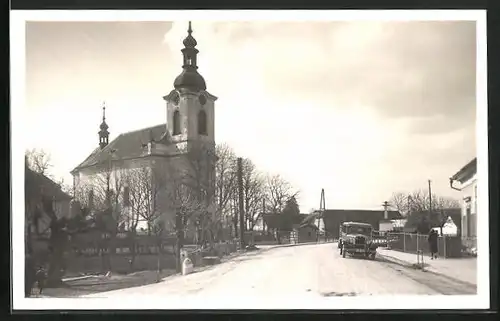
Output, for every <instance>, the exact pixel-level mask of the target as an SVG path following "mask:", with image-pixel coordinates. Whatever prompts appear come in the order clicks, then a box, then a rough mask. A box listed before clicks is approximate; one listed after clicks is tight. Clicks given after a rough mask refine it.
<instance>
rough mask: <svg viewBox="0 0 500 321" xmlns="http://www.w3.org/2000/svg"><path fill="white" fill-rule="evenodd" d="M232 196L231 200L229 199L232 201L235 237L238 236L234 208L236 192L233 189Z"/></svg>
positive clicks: (236, 213)
mask: <svg viewBox="0 0 500 321" xmlns="http://www.w3.org/2000/svg"><path fill="white" fill-rule="evenodd" d="M232 193H233V197H232V200H231V203H232V206H231V207H232V211H233V223H234V237H235V238H238V235H239V233H238V214H239V213H238V210H237V209H236V198H235V197H236V194H235V193H236V192H235V190H233V192H232Z"/></svg>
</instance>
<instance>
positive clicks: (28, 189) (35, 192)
mask: <svg viewBox="0 0 500 321" xmlns="http://www.w3.org/2000/svg"><path fill="white" fill-rule="evenodd" d="M24 181H25V193H26V196H27V197H39V196H40V195H45V196H49V197H54V198H55V200H57V201H62V200H71V198H72V197H71V196H70V195H69V194H67V193H65V192H63V190H62V189H61V186H60V185H59V184H57V183H56V182H54V181H53V180H51V179H50V178H48V177H47V176H45V175H43V174H40V173H37V172H35V171H33V170H31V169H30V168H29V167H28V166H27V165H26V167H25V173H24Z"/></svg>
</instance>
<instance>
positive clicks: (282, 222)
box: [262, 213, 309, 232]
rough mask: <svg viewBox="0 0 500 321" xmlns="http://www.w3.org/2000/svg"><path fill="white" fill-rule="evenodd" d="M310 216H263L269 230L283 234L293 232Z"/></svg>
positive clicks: (266, 214)
mask: <svg viewBox="0 0 500 321" xmlns="http://www.w3.org/2000/svg"><path fill="white" fill-rule="evenodd" d="M308 216H309V215H308V214H298V215H287V214H282V213H280V214H269V213H265V214H262V220H263V221H264V224H265V226H266V227H267V229H268V230H276V231H281V232H291V231H293V229H294V227H296V226H298V225H301V223H302V222H303V221H304V219H306V218H307V217H308Z"/></svg>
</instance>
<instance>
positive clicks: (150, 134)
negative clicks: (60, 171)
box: [72, 124, 170, 173]
mask: <svg viewBox="0 0 500 321" xmlns="http://www.w3.org/2000/svg"><path fill="white" fill-rule="evenodd" d="M166 128H167V126H166V124H160V125H156V126H152V127H147V128H143V129H139V130H135V131H131V132H127V133H123V134H120V135H119V136H118V137H116V138H115V139H114V140H112V141H111V142H110V143H109V144H108V145H107V146H106V147H104V148H103V149H101V148H100V147H98V148H96V149H95V150H94V151H92V153H90V155H89V156H88V157H87V158H86V159H85V160H84V161H83V162H82V163H81V164H80V165H78V166H77V167H76V168H75V169H74V170H73V171H72V173H73V172H75V171H78V170H80V169H82V168H85V167H91V166H94V165H97V164H100V163H104V162H106V161H109V159H110V152H111V150H114V154H113V155H114V158H116V159H132V158H139V157H142V156H143V154H144V145H143V144H147V143H148V142H149V141H150V140H151V139H153V140H154V141H156V142H159V143H163V144H166V145H168V144H169V143H170V136H169V135H168V132H167V131H166Z"/></svg>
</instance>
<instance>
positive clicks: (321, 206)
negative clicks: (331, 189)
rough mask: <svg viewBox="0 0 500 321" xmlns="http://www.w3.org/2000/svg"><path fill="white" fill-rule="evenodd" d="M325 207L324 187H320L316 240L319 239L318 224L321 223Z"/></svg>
mask: <svg viewBox="0 0 500 321" xmlns="http://www.w3.org/2000/svg"><path fill="white" fill-rule="evenodd" d="M325 209H326V203H325V189H324V188H322V189H321V197H320V200H319V215H318V235H317V238H318V241H319V234H320V233H319V232H320V225H321V219H322V218H323V214H324V212H325ZM325 242H326V228H325Z"/></svg>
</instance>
